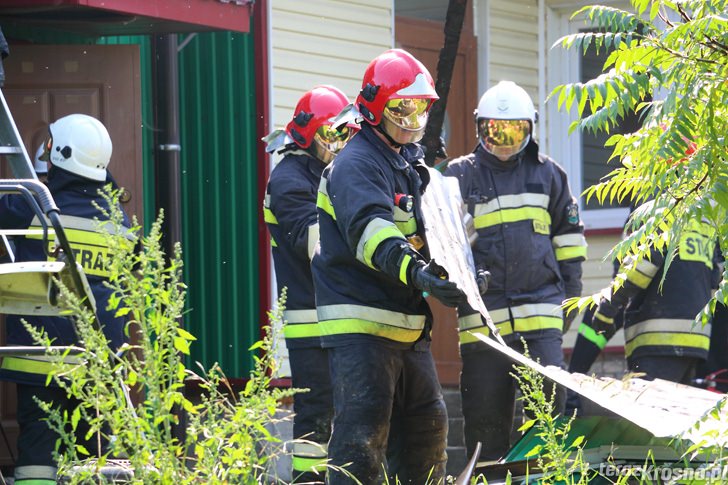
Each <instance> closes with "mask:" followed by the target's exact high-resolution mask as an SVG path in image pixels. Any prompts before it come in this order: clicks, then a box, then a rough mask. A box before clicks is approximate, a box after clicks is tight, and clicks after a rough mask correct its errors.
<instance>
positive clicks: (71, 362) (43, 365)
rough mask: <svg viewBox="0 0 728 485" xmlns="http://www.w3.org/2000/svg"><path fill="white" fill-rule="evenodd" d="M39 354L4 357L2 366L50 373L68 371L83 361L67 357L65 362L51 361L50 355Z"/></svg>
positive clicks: (27, 371)
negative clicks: (36, 355)
mask: <svg viewBox="0 0 728 485" xmlns="http://www.w3.org/2000/svg"><path fill="white" fill-rule="evenodd" d="M43 357H44V356H38V357H35V356H34V357H32V358H31V357H14V356H10V357H3V361H2V365H0V368H2V369H5V370H9V371H15V372H25V373H28V374H40V375H44V376H45V375H48V374H50V373H51V372H53V371H55V372H58V371H63V372H68V371H71V370H72V369H73V367H74V366H78V365H80V364H81V362H80V361H79V360H78V359H73V358H71V357H66V360H65V361H64V362H59V363H58V364H56V363H54V362H51V361H50V359H51V358H50V357H45V358H43Z"/></svg>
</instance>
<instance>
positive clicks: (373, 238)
mask: <svg viewBox="0 0 728 485" xmlns="http://www.w3.org/2000/svg"><path fill="white" fill-rule="evenodd" d="M391 238H396V239H405V237H404V234H402V232H401V231H400V230H399V229H398V228H397V226H395V225H394V223H393V222H390V221H388V220H386V219H381V218H379V217H375V218H374V219H372V220H371V221H369V223H368V224H367V226H366V227H365V228H364V232H363V233H362V235H361V238H360V239H359V244H357V246H356V259H358V260H359V261H361V262H362V263H364V264H366V265H367V266H369V267H370V268H374V263H372V257H373V256H374V252H375V251H376V250H377V248H378V247H379V244H381V242H382V241H385V240H387V239H391Z"/></svg>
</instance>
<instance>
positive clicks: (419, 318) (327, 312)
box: [316, 303, 425, 330]
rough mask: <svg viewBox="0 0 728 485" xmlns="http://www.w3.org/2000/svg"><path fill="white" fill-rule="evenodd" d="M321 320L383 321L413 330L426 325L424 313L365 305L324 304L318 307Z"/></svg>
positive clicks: (383, 322) (388, 324)
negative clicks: (396, 310)
mask: <svg viewBox="0 0 728 485" xmlns="http://www.w3.org/2000/svg"><path fill="white" fill-rule="evenodd" d="M316 311H317V312H318V319H319V322H322V323H323V321H324V320H339V319H345V320H348V319H354V320H365V321H370V322H376V323H381V324H384V325H387V326H394V327H400V328H404V329H411V330H421V329H422V328H424V326H425V316H424V315H408V314H406V313H400V312H393V311H391V310H384V309H382V308H374V307H369V306H364V305H351V304H346V303H344V304H339V305H322V306H319V307H317V308H316Z"/></svg>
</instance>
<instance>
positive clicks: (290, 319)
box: [283, 308, 318, 323]
mask: <svg viewBox="0 0 728 485" xmlns="http://www.w3.org/2000/svg"><path fill="white" fill-rule="evenodd" d="M283 321H284V322H285V323H313V322H316V321H318V314H317V312H316V309H315V308H310V309H307V310H284V311H283Z"/></svg>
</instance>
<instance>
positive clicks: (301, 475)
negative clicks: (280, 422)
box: [288, 347, 334, 483]
mask: <svg viewBox="0 0 728 485" xmlns="http://www.w3.org/2000/svg"><path fill="white" fill-rule="evenodd" d="M288 359H289V363H290V365H291V380H292V384H293V387H294V388H295V389H307V391H305V392H300V393H298V394H296V395H295V396H294V397H293V411H294V413H295V415H294V416H293V438H294V442H293V443H292V446H291V451H292V462H293V463H292V464H293V470H292V475H291V478H292V479H293V483H324V476H325V473H326V465H327V460H328V457H327V453H326V449H327V443H328V441H329V438H330V437H331V418H332V416H333V414H334V403H333V397H332V393H331V376H330V374H329V356H328V351H327V350H326V349H322V348H320V347H308V348H293V349H289V350H288Z"/></svg>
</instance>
